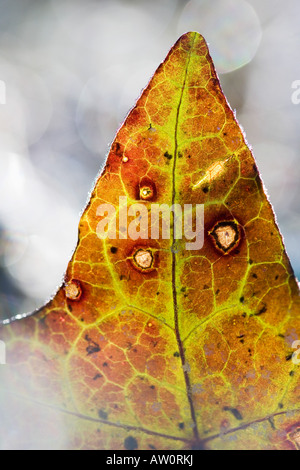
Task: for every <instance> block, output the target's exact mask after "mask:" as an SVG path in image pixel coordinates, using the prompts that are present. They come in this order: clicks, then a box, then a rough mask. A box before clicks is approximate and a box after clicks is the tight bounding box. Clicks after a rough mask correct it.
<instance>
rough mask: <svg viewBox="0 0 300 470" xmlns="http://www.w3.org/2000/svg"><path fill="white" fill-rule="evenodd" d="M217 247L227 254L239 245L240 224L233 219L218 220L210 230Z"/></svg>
mask: <svg viewBox="0 0 300 470" xmlns="http://www.w3.org/2000/svg"><path fill="white" fill-rule="evenodd" d="M209 235H210V236H211V237H212V238H213V241H214V244H215V247H216V248H217V249H218V250H219V251H221V252H222V253H223V254H225V255H227V254H228V253H230V252H231V251H232V250H233V249H234V248H236V246H237V245H238V243H239V241H240V239H241V233H240V229H239V225H238V224H237V222H235V221H233V220H224V221H221V222H217V223H216V224H215V225H214V227H213V229H212V230H211V231H210V232H209Z"/></svg>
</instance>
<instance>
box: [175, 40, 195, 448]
mask: <svg viewBox="0 0 300 470" xmlns="http://www.w3.org/2000/svg"><path fill="white" fill-rule="evenodd" d="M195 38H196V33H194V37H193V40H192V42H191V45H190V49H189V52H188V58H187V63H186V68H185V73H184V79H183V84H182V89H181V93H180V99H179V103H178V106H177V113H176V121H175V133H174V139H175V147H174V159H173V169H172V206H173V207H174V204H175V200H176V163H177V154H178V125H179V113H180V108H181V103H182V98H183V93H184V90H185V84H186V78H187V74H188V68H189V64H190V59H191V53H192V50H193V45H194V42H195ZM171 214H172V247H171V252H172V295H173V309H174V326H175V335H176V341H177V345H178V350H179V354H180V359H181V364H182V371H183V375H184V381H185V387H186V393H187V398H188V402H189V407H190V414H191V419H192V422H193V433H194V437H195V439H196V440H197V441H198V440H199V432H198V427H197V420H196V412H195V407H194V403H193V399H192V393H191V392H192V390H191V382H190V377H189V373H188V371H187V362H186V358H185V353H184V348H183V343H182V339H181V336H180V330H179V316H178V313H179V312H178V301H177V285H176V271H177V264H176V252H175V248H176V239H175V227H174V211H171Z"/></svg>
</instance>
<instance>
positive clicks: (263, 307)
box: [254, 305, 267, 316]
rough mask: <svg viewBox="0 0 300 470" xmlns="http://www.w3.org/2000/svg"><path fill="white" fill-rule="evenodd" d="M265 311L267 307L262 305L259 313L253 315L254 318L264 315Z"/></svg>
mask: <svg viewBox="0 0 300 470" xmlns="http://www.w3.org/2000/svg"><path fill="white" fill-rule="evenodd" d="M266 311H267V306H266V305H263V306H262V307H261V308H260V309H259V311H258V312H257V313H255V314H254V315H256V316H259V315H262V314H263V313H265V312H266Z"/></svg>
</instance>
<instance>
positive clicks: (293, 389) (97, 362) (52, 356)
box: [0, 33, 300, 450]
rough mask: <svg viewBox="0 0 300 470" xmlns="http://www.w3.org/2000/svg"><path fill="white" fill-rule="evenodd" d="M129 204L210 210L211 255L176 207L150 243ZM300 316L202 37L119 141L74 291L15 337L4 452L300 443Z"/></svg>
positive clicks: (80, 252)
mask: <svg viewBox="0 0 300 470" xmlns="http://www.w3.org/2000/svg"><path fill="white" fill-rule="evenodd" d="M120 197H121V200H120V199H119V198H120ZM125 198H127V199H125ZM120 201H121V206H119V203H120ZM125 202H127V204H128V207H129V206H131V205H132V204H134V203H139V204H140V205H142V206H146V208H147V210H148V209H149V208H150V206H151V205H152V204H166V205H168V206H167V207H170V206H171V205H172V204H178V205H179V206H180V207H181V208H183V207H184V204H192V205H193V207H196V205H202V204H204V244H203V247H200V248H199V249H197V250H195V249H191V247H189V249H186V248H187V246H186V242H187V240H186V239H184V238H182V239H176V233H175V219H174V216H173V213H171V216H170V227H169V229H170V237H169V238H162V236H161V235H162V230H161V232H159V235H160V237H159V238H158V239H155V238H151V239H149V238H148V239H147V238H146V235H149V234H148V233H146V232H147V222H149V220H150V222H151V218H150V216H151V212H152V211H151V212H149V215H148V212H147V213H146V215H145V214H143V208H142V207H140V211H141V212H140V213H139V215H140V218H139V219H137V218H136V214H135V213H132V215H131V217H128V220H127V221H126V213H125V212H124V211H123V212H122V210H121V209H122V207H123V209H124V204H125ZM103 204H108V205H107V206H103ZM122 204H123V206H122ZM99 207H100V209H99ZM105 207H106V209H107V211H106V212H105V211H104V208H105ZM114 208H116V209H117V212H116V213H115V214H114ZM107 214H109V215H110V217H109V220H110V222H109V230H110V232H109V234H113V233H114V228H116V229H117V230H116V234H117V238H116V239H115V240H114V239H111V237H108V238H106V239H100V238H99V233H100V232H101V230H102V231H103V230H104V228H105V226H106V223H105V221H106V222H107V219H106V216H107ZM124 214H125V215H124ZM177 215H178V214H177ZM179 215H180V214H179ZM119 216H120V217H119ZM119 218H120V219H121V220H119ZM122 218H123V220H122ZM164 220H165V219H164ZM115 223H116V225H115ZM99 224H100V225H99ZM130 224H132V225H130ZM167 225H168V224H166V227H165V229H166V230H167V229H168V226H167ZM127 227H131V229H130V230H131V233H132V234H137V235H136V239H132V238H129V237H128V238H127V239H126V238H125V237H126V233H127ZM148 228H149V227H148ZM150 228H151V229H152V228H153V230H154V229H155V227H154V224H152V225H151V226H150ZM106 229H107V227H106ZM138 229H139V230H140V233H139V234H138V233H137V232H138ZM193 229H195V226H194V225H193ZM198 232H199V227H198ZM198 232H197V233H198ZM199 233H200V232H199ZM139 235H140V236H143V237H144V238H138V237H139ZM187 238H189V237H187ZM190 238H191V237H190ZM200 241H201V240H200ZM299 311H300V306H299V289H298V285H297V282H296V280H295V277H294V274H293V271H292V268H291V266H290V263H289V260H288V258H287V255H286V253H285V250H284V246H283V242H282V238H281V235H280V233H279V231H278V228H277V226H276V223H275V220H274V214H273V212H272V208H271V205H270V203H269V202H268V200H267V198H266V195H265V193H264V189H263V186H262V182H261V179H260V176H259V173H258V170H257V168H256V165H255V161H254V159H253V156H252V154H251V152H250V150H249V148H248V147H247V145H246V142H245V138H244V136H243V134H242V132H241V129H240V128H239V126H238V123H237V121H236V119H235V117H234V114H233V112H232V110H231V109H230V107H229V105H228V103H227V102H226V99H225V97H224V95H223V93H222V90H221V88H220V84H219V81H218V78H217V75H216V72H215V70H214V66H213V63H212V60H211V58H210V56H209V53H208V49H207V46H206V43H205V41H204V39H203V38H202V36H200V35H199V34H198V33H187V34H185V35H183V36H182V37H181V38H180V39H179V40H178V41H177V43H176V44H175V45H174V47H173V48H172V49H171V51H170V52H169V54H168V56H167V58H166V60H165V61H164V62H163V63H162V64H161V65H160V66H159V68H158V69H157V71H156V72H155V74H154V76H153V78H152V79H151V81H150V83H149V85H148V86H147V88H146V89H145V90H144V91H143V93H142V96H141V97H140V99H139V100H138V101H137V104H136V106H135V107H134V108H133V109H132V111H130V113H129V115H128V116H127V118H126V120H125V122H124V124H123V126H122V127H121V128H120V130H119V131H118V133H117V135H116V138H115V141H114V143H113V144H112V147H111V150H110V153H109V156H108V158H107V162H106V165H105V168H104V170H103V172H102V174H101V176H100V178H99V179H98V181H97V184H96V186H95V189H94V191H93V193H92V196H91V199H90V202H89V204H88V206H87V208H86V210H85V211H84V213H83V215H82V217H81V220H80V224H79V240H78V245H77V247H76V250H75V252H74V255H73V257H72V260H71V261H70V263H69V265H68V269H67V273H66V277H65V282H64V285H63V286H62V287H61V288H60V289H59V291H58V292H57V294H56V296H55V297H54V299H53V300H52V301H51V302H49V303H48V304H47V305H46V306H45V307H43V308H42V309H40V310H39V311H38V312H35V313H34V314H32V315H30V316H28V317H27V318H23V319H21V320H18V321H13V322H11V323H10V324H7V325H4V326H3V327H2V328H1V330H0V338H1V340H3V341H5V343H6V353H7V364H6V365H5V366H1V369H0V378H1V391H0V399H1V448H3V449H31V448H34V449H37V448H43V449H44V448H49V449H54V448H55V449H124V448H125V449H132V450H133V449H137V448H138V449H191V448H193V449H297V448H299V432H300V406H299V398H300V382H299V371H300V368H299V366H298V365H296V364H294V363H293V360H292V354H293V352H294V350H293V348H292V344H293V341H295V340H297V339H298V338H299V337H300V316H299Z"/></svg>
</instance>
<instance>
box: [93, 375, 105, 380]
mask: <svg viewBox="0 0 300 470" xmlns="http://www.w3.org/2000/svg"><path fill="white" fill-rule="evenodd" d="M102 377H103V375H101V374H96V375H95V377H93V380H98V379H101V378H102Z"/></svg>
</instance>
